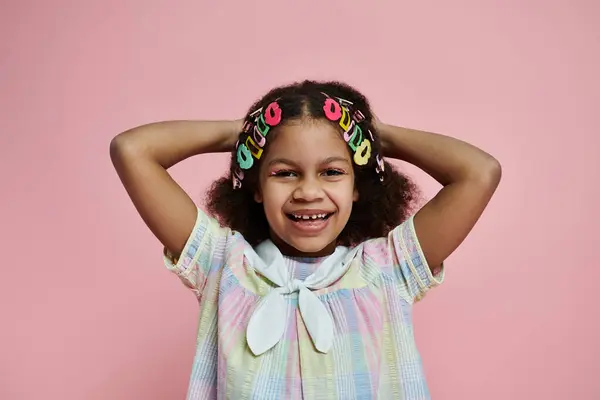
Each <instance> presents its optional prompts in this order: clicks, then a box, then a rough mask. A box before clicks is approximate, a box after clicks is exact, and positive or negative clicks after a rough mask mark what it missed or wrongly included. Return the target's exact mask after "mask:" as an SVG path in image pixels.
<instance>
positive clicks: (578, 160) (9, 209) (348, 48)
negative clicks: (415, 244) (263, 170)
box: [0, 0, 600, 400]
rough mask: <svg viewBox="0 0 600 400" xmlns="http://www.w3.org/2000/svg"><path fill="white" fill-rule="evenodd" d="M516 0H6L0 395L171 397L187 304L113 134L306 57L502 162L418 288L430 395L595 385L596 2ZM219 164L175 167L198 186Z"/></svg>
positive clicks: (181, 383) (214, 109)
mask: <svg viewBox="0 0 600 400" xmlns="http://www.w3.org/2000/svg"><path fill="white" fill-rule="evenodd" d="M284 3H285V4H284ZM524 3H525V2H522V1H516V0H512V1H499V0H498V1H475V0H473V1H454V2H443V1H437V2H432V1H420V2H415V1H398V0H388V1H385V2H384V1H379V0H378V1H376V2H375V1H374V2H373V3H372V4H373V6H368V2H367V0H363V1H360V2H359V1H354V2H353V1H345V2H340V1H338V2H336V1H323V0H311V1H306V0H305V1H302V2H294V3H292V2H291V1H290V2H283V1H274V0H272V1H259V2H256V1H253V2H244V1H237V2H235V4H233V2H229V3H227V2H222V3H221V5H219V6H217V5H216V2H209V1H202V2H201V1H177V2H173V3H171V2H169V1H166V0H162V1H160V0H138V1H125V2H123V3H121V2H120V1H116V0H113V1H107V0H102V1H101V0H94V1H92V0H87V1H75V0H72V1H66V0H54V1H41V0H39V1H23V0H19V1H17V0H9V1H7V0H4V1H2V2H1V3H0V93H1V95H0V132H1V145H2V146H1V147H0V152H1V160H2V161H1V162H2V168H1V169H0V178H1V182H2V196H1V200H0V201H1V207H0V221H1V226H0V229H1V231H0V232H1V237H0V242H1V243H2V255H3V258H4V262H3V266H2V268H1V271H2V272H1V274H2V277H1V279H0V285H1V288H0V296H1V301H0V318H1V321H2V327H1V329H0V398H2V399H6V400H9V399H10V400H12V399H34V398H40V397H43V398H45V399H115V400H117V399H178V398H183V396H184V395H185V392H186V389H187V381H188V376H189V373H190V367H191V362H192V357H193V353H194V341H195V334H196V332H195V329H196V323H197V321H196V309H197V306H196V304H195V300H194V297H193V295H192V294H191V293H190V292H189V291H187V290H186V289H185V288H184V286H183V285H182V284H181V283H180V282H179V281H178V279H177V278H176V277H175V276H173V275H171V274H170V273H169V272H167V271H166V269H164V268H163V266H162V261H161V248H160V246H159V244H158V242H157V241H156V239H154V237H153V236H152V235H151V234H150V232H149V231H148V230H147V229H146V227H145V226H144V224H143V223H142V221H141V219H140V218H139V217H138V216H137V214H136V213H135V212H134V209H133V207H132V205H131V203H130V201H129V199H128V198H127V197H126V195H125V192H124V190H123V189H122V187H121V186H120V183H119V181H118V179H117V177H116V175H115V173H114V172H113V169H112V166H111V164H110V161H109V157H108V144H109V141H110V139H111V138H112V137H113V136H114V135H115V134H117V133H119V132H120V131H123V130H125V129H127V128H130V127H133V126H135V125H139V124H142V123H146V122H151V121H156V120H163V119H177V118H197V119H202V118H204V119H208V118H210V119H212V118H238V117H240V116H241V115H242V113H243V112H244V111H245V109H246V107H248V106H249V104H250V103H251V102H252V101H253V100H255V99H256V98H257V97H258V96H259V95H260V94H261V93H263V92H264V91H265V90H267V89H269V88H271V87H272V86H273V85H276V84H280V83H286V82H289V81H290V80H297V79H302V78H304V77H313V78H338V79H342V80H346V81H348V82H350V83H352V84H355V85H357V86H358V87H359V88H360V89H362V90H363V91H364V92H365V93H366V94H367V95H368V96H369V97H370V98H371V100H372V102H373V105H374V107H375V110H376V112H377V113H378V114H379V115H380V116H381V118H382V119H384V120H385V121H387V122H390V123H396V124H400V125H405V126H410V127H414V128H421V129H426V130H432V131H436V132H442V133H446V134H449V135H453V136H456V137H459V138H461V139H464V140H467V141H470V142H473V143H474V144H476V145H479V146H481V147H483V148H484V149H486V150H488V151H490V152H491V153H492V154H494V155H495V156H496V157H497V158H498V159H500V160H501V162H502V164H503V167H504V177H503V182H502V184H501V186H500V189H499V191H498V193H497V196H496V197H495V198H494V200H493V201H492V203H491V204H490V207H489V209H488V210H487V211H486V213H485V215H484V217H483V218H482V220H481V222H480V223H479V225H478V226H477V227H476V229H475V230H474V231H473V234H472V235H471V236H470V237H469V238H468V239H467V241H466V242H465V243H464V245H463V246H462V247H461V248H460V249H459V250H458V251H457V252H456V253H455V254H454V255H453V256H452V257H451V259H450V260H449V261H448V279H447V283H446V284H445V285H444V286H443V287H441V288H439V289H438V290H436V291H435V292H432V293H431V295H430V296H428V298H427V299H426V301H424V302H423V303H421V304H419V305H418V307H417V309H416V316H415V318H416V321H415V324H416V332H417V340H418V344H419V346H420V349H421V351H422V355H423V359H424V363H425V368H426V372H427V374H428V380H429V382H430V386H431V392H432V395H433V398H434V399H451V400H455V399H461V400H470V399H484V398H485V399H489V400H495V399H503V400H504V399H544V400H552V399H598V398H600V379H598V377H597V374H598V371H599V370H600V366H599V363H598V358H599V356H600V354H599V353H600V351H599V345H598V338H599V337H600V323H598V316H599V314H600V312H599V311H598V298H597V292H593V290H594V288H593V282H598V281H599V279H600V268H599V262H598V255H597V254H598V252H597V250H598V233H597V222H598V218H599V212H598V207H597V205H598V195H599V193H598V186H597V182H598V170H599V169H600V168H599V162H598V156H597V153H598V147H599V145H600V143H599V141H598V136H597V135H598V122H599V121H598V116H597V115H598V105H599V104H600V96H599V93H600V79H599V78H598V71H600V56H599V47H600V45H599V43H600V25H598V16H599V12H600V6H599V4H600V3H598V2H594V1H593V0H590V1H583V0H582V1H571V2H567V1H556V0H555V1H549V0H545V1H542V0H539V1H528V2H526V3H527V5H524ZM375 4H377V6H375ZM593 110H596V111H595V112H594V111H593ZM225 165H226V157H225V156H222V155H218V156H204V157H199V158H196V159H194V160H191V161H189V162H187V163H184V164H182V165H180V166H177V167H176V168H174V169H173V173H174V174H175V176H176V178H177V179H178V180H179V181H180V182H182V184H183V185H184V187H186V189H188V190H189V192H190V193H191V194H192V195H193V197H194V198H195V199H198V200H199V199H201V198H202V194H203V193H204V191H205V189H206V187H207V185H208V184H209V182H210V181H211V180H213V179H214V178H216V177H217V176H219V175H220V174H221V173H222V172H223V171H224V167H225ZM407 170H408V171H409V172H410V173H411V174H413V176H414V177H415V178H416V179H418V181H419V182H420V183H421V184H422V185H423V187H424V189H425V192H426V194H427V195H428V196H431V195H432V194H433V193H434V191H435V190H437V186H436V185H435V184H434V183H433V181H432V180H431V179H430V178H428V177H426V176H425V175H424V174H423V173H420V172H417V171H415V170H414V169H413V168H408V169H407ZM586 296H587V299H586Z"/></svg>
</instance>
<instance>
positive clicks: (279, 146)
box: [265, 120, 350, 164]
mask: <svg viewBox="0 0 600 400" xmlns="http://www.w3.org/2000/svg"><path fill="white" fill-rule="evenodd" d="M279 157H283V158H286V159H289V160H292V161H294V162H297V163H299V164H301V163H311V162H317V163H318V162H320V161H322V160H323V159H326V158H330V157H343V158H346V159H348V160H350V153H349V151H348V146H347V145H346V143H345V142H344V140H343V139H342V135H341V133H340V130H339V129H338V128H336V127H334V126H332V124H330V123H328V122H327V121H323V120H312V121H293V122H289V123H287V124H285V125H282V126H280V127H278V128H277V133H276V135H275V138H273V140H272V141H271V143H270V144H269V151H268V152H267V154H266V158H265V161H267V162H268V161H269V160H272V159H273V158H279Z"/></svg>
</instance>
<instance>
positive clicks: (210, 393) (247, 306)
mask: <svg viewBox="0 0 600 400" xmlns="http://www.w3.org/2000/svg"><path fill="white" fill-rule="evenodd" d="M249 246H250V245H249V244H248V243H247V242H246V240H245V239H244V237H243V236H242V235H240V234H239V233H238V232H235V231H232V230H230V229H229V228H226V227H221V226H219V224H218V223H217V221H216V220H215V219H213V218H211V217H209V216H207V215H206V214H205V213H204V212H203V211H202V210H201V209H198V216H197V221H196V224H195V227H194V230H193V231H192V233H191V235H190V237H189V239H188V241H187V243H186V245H185V247H184V249H183V252H182V253H181V256H180V258H179V259H178V260H174V259H172V257H171V256H170V254H169V253H168V252H165V255H164V261H165V264H166V266H167V268H169V269H170V270H171V271H173V272H174V273H175V274H177V275H178V276H179V278H180V279H181V280H182V281H183V283H184V284H185V285H186V286H187V287H189V288H190V289H191V290H192V292H193V293H194V294H195V296H196V297H197V299H198V303H199V311H198V318H199V324H198V336H197V342H196V354H195V357H194V362H193V367H192V373H191V376H190V381H189V388H188V395H187V399H189V400H192V399H193V400H200V399H202V400H204V399H232V400H242V399H256V400H261V399H265V400H266V399H277V400H280V399H282V400H283V399H286V400H287V399H315V400H320V399H322V400H330V399H332V400H333V399H344V400H348V399H360V400H368V399H385V400H391V399H394V400H401V399H404V400H424V399H429V398H430V395H429V391H428V388H427V383H426V380H425V376H424V372H423V367H422V363H421V357H420V355H419V352H418V350H417V348H416V345H415V339H414V334H413V326H412V306H413V304H414V303H415V302H416V301H417V300H420V299H421V298H422V297H423V296H424V295H425V293H426V292H427V291H428V290H429V289H431V288H432V287H435V286H437V285H439V284H441V283H442V281H443V277H444V271H443V268H442V269H441V270H440V271H439V273H436V274H435V275H434V274H432V272H431V271H430V268H429V267H428V265H427V262H426V260H425V257H424V255H423V252H422V251H421V248H420V246H419V242H418V239H417V236H416V233H415V229H414V224H413V218H412V217H411V218H409V219H408V220H407V221H405V222H404V223H402V224H401V225H399V226H398V227H396V228H395V229H394V230H392V231H391V232H390V233H389V234H388V235H387V237H382V238H376V239H371V240H368V241H366V242H364V243H362V244H361V249H360V251H357V252H356V256H355V257H354V258H353V259H352V262H351V264H350V266H349V267H348V269H347V271H346V272H345V273H344V274H343V276H342V277H341V278H340V279H339V280H337V281H336V282H334V283H333V284H332V285H330V286H328V287H325V288H322V289H318V290H314V291H313V293H314V294H315V295H316V296H317V297H318V299H319V300H320V301H321V302H322V303H323V304H324V306H325V308H326V310H327V312H328V313H329V315H330V317H331V320H332V321H333V343H332V345H331V348H330V349H329V350H328V351H327V352H326V353H323V352H319V351H317V350H316V349H315V346H314V344H313V341H312V340H311V337H310V335H309V334H308V331H307V329H306V325H305V323H304V320H303V318H302V316H301V314H300V312H299V309H298V293H297V292H295V293H291V294H286V295H284V299H285V310H286V315H285V317H284V318H285V325H284V330H283V337H282V338H281V340H279V342H278V343H277V344H276V345H275V346H273V347H272V348H270V349H269V350H268V351H266V352H264V353H263V354H261V355H259V356H255V355H254V354H253V353H252V351H250V348H249V347H248V343H247V340H246V333H247V332H246V329H247V326H248V323H249V321H250V317H251V316H252V314H253V312H254V311H255V309H256V308H257V305H258V304H259V302H260V300H261V299H262V298H263V297H265V296H266V295H267V294H269V293H270V292H271V291H272V290H274V285H273V284H272V283H271V282H269V281H268V280H267V279H266V278H264V277H263V276H262V275H261V274H259V273H258V272H257V271H256V270H255V269H254V268H252V265H251V263H250V262H249V260H248V258H247V257H246V256H245V255H244V253H245V250H246V253H247V250H248V247H249ZM323 260H324V257H323V258H293V257H284V262H285V266H286V268H287V270H288V271H289V274H290V277H291V278H292V279H299V280H304V279H305V278H306V277H308V276H309V275H311V274H312V273H313V272H314V271H315V270H316V269H317V268H318V267H319V265H320V264H321V263H322V262H323Z"/></svg>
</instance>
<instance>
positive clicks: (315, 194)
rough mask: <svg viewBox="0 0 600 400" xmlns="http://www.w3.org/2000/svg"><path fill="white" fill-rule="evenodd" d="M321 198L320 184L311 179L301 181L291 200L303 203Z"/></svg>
mask: <svg viewBox="0 0 600 400" xmlns="http://www.w3.org/2000/svg"><path fill="white" fill-rule="evenodd" d="M323 196H324V193H323V188H322V187H321V184H320V183H319V181H318V180H317V179H312V178H305V179H302V180H301V181H300V182H299V183H298V186H296V189H295V190H294V192H293V193H292V198H293V200H295V201H305V202H311V201H317V200H321V199H322V198H323Z"/></svg>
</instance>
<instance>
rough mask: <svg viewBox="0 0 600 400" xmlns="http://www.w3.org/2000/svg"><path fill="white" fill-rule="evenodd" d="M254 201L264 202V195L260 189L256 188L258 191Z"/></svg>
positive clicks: (255, 193)
mask: <svg viewBox="0 0 600 400" xmlns="http://www.w3.org/2000/svg"><path fill="white" fill-rule="evenodd" d="M254 201H255V202H257V203H262V202H263V197H262V193H261V192H260V189H256V192H254Z"/></svg>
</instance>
